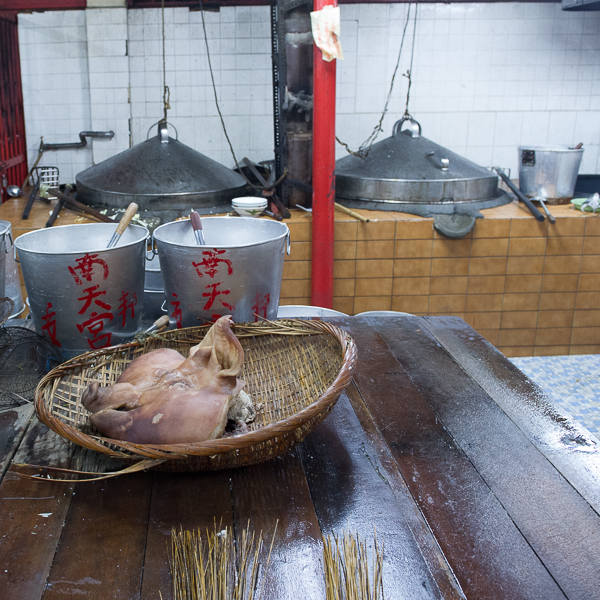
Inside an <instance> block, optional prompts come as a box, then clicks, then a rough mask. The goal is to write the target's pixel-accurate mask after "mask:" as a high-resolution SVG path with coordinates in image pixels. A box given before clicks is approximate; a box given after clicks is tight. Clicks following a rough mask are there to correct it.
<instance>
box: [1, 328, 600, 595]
mask: <svg viewBox="0 0 600 600" xmlns="http://www.w3.org/2000/svg"><path fill="white" fill-rule="evenodd" d="M334 323H336V324H337V325H339V326H341V327H343V328H345V329H347V330H348V331H349V332H350V334H351V335H352V336H353V337H354V339H355V340H356V343H357V345H358V349H359V364H358V369H357V372H356V376H355V381H354V383H353V384H351V385H350V386H349V388H348V389H347V393H345V394H343V395H342V396H341V398H340V400H339V402H338V404H337V405H336V407H335V409H334V410H333V412H332V413H331V415H330V416H329V417H328V418H327V419H326V420H325V422H324V423H323V424H322V425H321V426H319V428H317V430H315V431H314V432H313V433H312V434H311V435H310V436H309V437H308V438H307V440H306V441H305V442H304V443H302V444H301V445H300V446H298V447H297V448H295V449H294V450H293V451H292V452H291V453H289V454H288V455H286V456H285V457H281V458H278V459H275V460H273V461H271V462H268V463H263V464H261V465H257V466H254V467H248V468H243V469H237V470H232V471H220V472H211V473H186V474H175V473H160V472H142V473H137V474H133V475H128V476H121V477H117V478H115V479H109V480H106V481H99V482H95V483H77V484H73V483H52V482H42V481H31V480H26V479H23V478H20V477H18V476H16V475H15V474H14V473H11V471H10V464H11V462H15V463H37V464H40V463H43V464H51V465H54V466H66V467H68V466H72V465H74V464H81V460H82V455H84V454H85V453H83V452H82V451H80V450H78V449H75V448H74V447H73V446H71V445H69V444H67V443H66V442H64V441H63V440H62V439H61V438H59V437H57V436H56V435H55V434H53V433H52V432H49V431H48V430H47V429H46V428H45V427H44V426H42V425H41V424H40V423H39V422H37V420H36V419H35V418H34V417H33V416H32V408H31V406H20V407H13V408H6V407H5V408H4V410H3V411H2V412H0V432H2V433H1V435H0V449H1V450H0V452H1V454H0V456H1V458H2V461H1V463H0V467H1V472H2V474H3V475H4V477H3V480H2V483H1V485H0V590H1V591H0V597H1V598H3V599H4V600H13V599H14V600H38V599H40V598H43V599H44V600H54V599H61V598H92V599H103V600H104V599H112V600H120V599H127V600H129V599H137V598H143V599H159V598H160V595H159V592H160V593H162V597H163V598H164V599H165V600H167V599H168V598H171V583H170V574H169V565H168V554H167V544H168V543H169V540H170V534H171V528H172V527H177V528H179V527H183V528H184V529H190V528H195V527H200V528H202V529H205V528H206V527H208V528H209V529H212V528H213V524H214V521H215V519H216V520H217V522H219V521H221V520H222V522H223V525H234V526H235V528H236V529H237V530H238V531H239V529H240V528H242V527H245V526H246V524H247V523H248V521H250V523H251V526H252V528H253V529H255V530H257V531H260V530H262V531H263V534H264V536H265V538H266V539H270V538H271V536H272V534H273V531H274V527H275V522H276V520H277V519H278V520H279V525H278V528H277V532H276V536H275V543H274V548H273V554H272V558H271V564H270V567H269V570H268V572H267V575H266V580H265V592H264V595H263V597H264V598H267V599H269V600H274V599H280V598H286V599H287V598H289V599H300V598H310V599H313V598H314V599H320V598H324V597H325V596H324V579H323V567H322V562H321V558H322V541H321V532H323V533H325V534H328V533H334V534H336V535H342V534H343V532H344V531H346V530H350V531H353V532H354V531H356V532H358V533H359V534H360V535H361V536H364V537H365V538H366V539H368V540H371V541H372V539H373V531H374V530H375V529H376V531H377V536H378V539H382V538H383V539H384V542H385V560H384V588H385V598H386V599H387V600H392V599H403V600H407V599H426V598H446V599H448V598H452V599H455V598H456V599H458V598H469V599H473V600H482V599H487V598H489V599H493V600H500V599H507V600H517V599H520V598H531V599H536V600H540V599H543V600H554V599H559V598H562V599H564V598H569V599H573V600H575V599H579V600H593V599H595V598H600V517H599V516H598V511H599V509H600V453H599V450H598V441H597V440H596V439H595V438H594V437H593V436H591V435H590V434H589V433H588V432H587V431H586V430H584V429H583V428H582V427H581V426H580V425H578V424H577V423H576V422H574V421H573V420H571V419H570V418H569V417H568V416H566V415H564V414H562V413H561V411H560V410H559V409H558V408H557V407H556V406H555V405H554V404H552V403H551V402H550V401H549V400H548V399H547V398H546V397H544V395H543V393H542V392H541V391H540V390H539V388H537V387H536V386H535V385H534V384H533V383H532V382H531V381H530V380H528V379H527V377H525V376H524V375H523V374H522V373H521V372H520V371H519V370H518V369H517V368H516V367H514V366H513V365H512V364H511V363H510V362H509V361H508V360H506V359H505V358H504V357H503V356H502V355H501V354H500V353H499V352H498V351H496V350H495V349H494V348H493V347H492V346H491V345H490V344H488V343H487V342H486V341H485V340H484V339H483V338H482V337H480V336H479V335H478V334H477V333H476V332H475V331H474V330H473V329H471V328H470V327H469V326H468V325H466V324H465V322H464V321H462V320H461V319H459V318H456V317H402V316H399V317H392V318H365V317H349V318H347V319H339V320H336V321H334ZM96 456H97V455H96ZM93 458H94V457H90V456H87V459H86V457H85V456H83V459H86V460H88V461H89V460H93ZM78 461H79V462H78ZM83 462H85V460H84V461H83ZM7 469H8V470H7Z"/></svg>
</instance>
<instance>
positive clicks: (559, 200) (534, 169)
mask: <svg viewBox="0 0 600 600" xmlns="http://www.w3.org/2000/svg"><path fill="white" fill-rule="evenodd" d="M518 151H519V188H520V189H521V191H522V192H523V193H524V194H525V195H526V196H528V197H529V198H536V197H538V198H542V199H544V200H546V201H547V202H549V203H550V204H566V203H568V202H569V201H570V200H571V199H572V198H573V192H574V190H575V182H576V181H577V174H578V173H579V167H580V165H581V158H582V156H583V148H569V147H568V146H519V148H518Z"/></svg>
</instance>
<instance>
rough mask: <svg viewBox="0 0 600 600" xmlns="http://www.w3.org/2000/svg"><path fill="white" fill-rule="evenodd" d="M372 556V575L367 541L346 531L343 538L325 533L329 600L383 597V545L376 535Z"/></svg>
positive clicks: (371, 599)
mask: <svg viewBox="0 0 600 600" xmlns="http://www.w3.org/2000/svg"><path fill="white" fill-rule="evenodd" d="M372 555H373V556H372V566H371V576H370V577H369V558H368V554H367V544H366V542H365V540H361V539H360V538H359V535H358V534H351V533H349V532H344V535H343V537H342V539H341V540H339V539H338V538H337V537H335V536H327V537H325V536H323V567H324V570H325V588H326V595H325V598H326V600H379V598H380V597H383V582H382V569H383V545H382V546H381V548H380V547H379V545H378V543H377V535H375V538H374V542H373V552H372ZM380 592H381V595H380Z"/></svg>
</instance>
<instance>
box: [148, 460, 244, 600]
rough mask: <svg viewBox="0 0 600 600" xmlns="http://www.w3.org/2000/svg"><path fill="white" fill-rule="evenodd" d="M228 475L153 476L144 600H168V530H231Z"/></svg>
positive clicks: (174, 474)
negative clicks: (173, 528) (219, 527)
mask: <svg viewBox="0 0 600 600" xmlns="http://www.w3.org/2000/svg"><path fill="white" fill-rule="evenodd" d="M230 477H231V475H230V472H229V471H215V472H207V473H162V472H154V485H153V488H152V503H151V507H150V518H149V521H148V536H147V543H146V555H145V561H144V578H143V582H142V595H141V597H142V599H143V600H161V596H160V594H162V600H169V599H170V598H172V597H173V595H172V588H173V584H172V578H171V573H170V569H169V551H170V545H171V528H172V527H175V528H176V529H180V528H182V529H184V530H193V529H200V530H201V531H202V532H204V533H205V532H206V531H207V530H208V531H214V526H215V523H216V524H217V525H218V524H219V523H222V527H223V528H225V527H232V526H233V514H232V507H231V490H230V487H231V484H230Z"/></svg>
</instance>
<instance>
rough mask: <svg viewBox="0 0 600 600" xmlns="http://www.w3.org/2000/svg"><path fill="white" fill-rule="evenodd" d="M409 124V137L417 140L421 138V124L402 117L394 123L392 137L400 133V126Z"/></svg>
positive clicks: (410, 118)
mask: <svg viewBox="0 0 600 600" xmlns="http://www.w3.org/2000/svg"><path fill="white" fill-rule="evenodd" d="M406 122H408V123H410V136H411V137H413V138H418V137H420V136H421V124H420V123H419V122H418V121H417V120H415V119H413V118H412V117H402V118H401V119H400V120H399V121H396V124H395V125H394V129H393V131H392V134H393V135H398V134H399V133H402V125H403V124H404V123H406Z"/></svg>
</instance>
